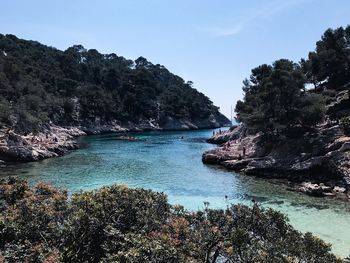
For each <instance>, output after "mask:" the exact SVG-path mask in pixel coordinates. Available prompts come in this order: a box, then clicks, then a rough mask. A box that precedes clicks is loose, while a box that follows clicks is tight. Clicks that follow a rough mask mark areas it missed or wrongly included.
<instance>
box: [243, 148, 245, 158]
mask: <svg viewBox="0 0 350 263" xmlns="http://www.w3.org/2000/svg"><path fill="white" fill-rule="evenodd" d="M244 157H245V146H243V158H244Z"/></svg>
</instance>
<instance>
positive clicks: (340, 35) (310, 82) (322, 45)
mask: <svg viewBox="0 0 350 263" xmlns="http://www.w3.org/2000/svg"><path fill="white" fill-rule="evenodd" d="M243 84H244V86H243V91H244V99H243V101H238V102H237V104H236V109H235V110H236V113H237V120H238V121H240V122H243V123H244V124H246V125H247V126H248V127H249V128H251V129H253V130H261V131H265V132H272V131H273V132H283V131H286V130H288V128H291V127H312V126H313V125H315V124H317V123H319V122H321V121H323V120H324V119H325V117H327V118H328V119H331V120H335V121H338V120H341V122H342V123H348V122H349V121H350V120H349V117H348V116H349V115H350V101H349V89H350V26H347V27H346V28H345V29H344V28H342V27H340V28H337V29H335V30H332V29H328V30H327V31H326V32H325V33H324V34H323V36H322V38H321V40H320V41H318V42H317V43H316V49H315V51H313V52H310V53H309V56H308V59H302V60H301V61H300V62H299V63H294V62H292V61H289V60H286V59H281V60H277V61H275V62H274V63H273V64H272V66H271V65H266V64H264V65H261V66H259V67H257V68H255V69H253V70H252V74H251V76H250V79H249V80H248V79H246V80H244V82H243ZM310 86H312V88H307V87H310ZM340 94H341V95H342V96H343V97H345V98H347V99H345V100H343V101H342V103H341V104H338V105H335V104H336V103H335V102H336V101H337V96H338V95H340ZM346 96H347V97H346ZM338 97H339V96H338ZM349 127H350V126H349Z"/></svg>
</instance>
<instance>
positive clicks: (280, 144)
mask: <svg viewBox="0 0 350 263" xmlns="http://www.w3.org/2000/svg"><path fill="white" fill-rule="evenodd" d="M208 141H209V142H212V143H218V144H220V146H219V147H217V148H216V149H213V150H210V151H207V152H205V153H204V154H203V158H202V160H203V162H204V163H208V164H220V165H222V166H224V167H226V168H227V169H230V170H234V171H239V172H244V173H245V174H248V175H255V176H261V177H266V178H272V177H273V178H285V179H288V180H291V181H294V182H297V183H299V188H298V189H299V190H300V191H302V192H305V193H307V194H310V195H317V196H325V195H327V196H333V195H337V196H341V197H345V198H347V197H349V198H350V191H349V190H350V137H348V136H346V135H345V134H344V132H343V130H342V128H341V127H340V126H339V125H338V124H335V123H332V122H330V121H329V122H326V123H323V124H322V125H318V126H317V127H315V128H314V129H312V130H310V131H308V132H305V133H302V134H301V135H300V136H294V137H288V136H284V137H283V136H282V137H281V136H275V137H272V138H271V137H270V138H266V136H264V135H263V134H262V133H253V134H249V133H248V131H247V129H246V128H244V127H243V126H236V127H233V128H232V129H230V130H229V131H226V132H223V133H221V134H215V135H214V136H213V137H212V138H210V139H209V140H208Z"/></svg>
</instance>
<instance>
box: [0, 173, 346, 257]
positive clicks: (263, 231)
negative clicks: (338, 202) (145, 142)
mask: <svg viewBox="0 0 350 263" xmlns="http://www.w3.org/2000/svg"><path fill="white" fill-rule="evenodd" d="M0 211H1V213H0V260H1V262H35V263H37V262H46V263H48V262H52V263H53V262H106V263H107V262H130V263H131V262H140V263H141V262H159V263H160V262H198V263H199V262H213V263H215V262H222V260H224V261H226V262H261V263H262V262H315V263H316V262H325V263H328V262H342V261H341V260H340V259H337V258H336V257H335V256H334V255H333V254H332V253H331V252H330V246H329V245H328V244H326V243H324V242H323V241H322V240H320V239H318V238H316V237H314V236H313V235H311V234H310V233H307V234H301V233H300V232H298V231H296V230H294V229H293V228H292V227H291V225H290V224H289V223H288V221H287V218H286V217H285V216H284V215H282V214H280V213H279V212H276V211H273V210H272V209H264V208H262V207H260V206H259V205H257V204H254V205H253V207H252V208H249V207H247V206H243V205H233V206H231V207H230V208H227V209H225V210H212V209H208V208H206V209H205V210H204V211H198V212H188V211H186V210H184V209H183V208H182V207H181V206H170V205H169V204H168V203H167V199H166V196H165V195H164V194H162V193H156V192H152V191H148V190H143V189H129V188H128V187H126V186H117V185H115V186H111V187H104V188H101V189H99V190H95V191H91V192H81V193H77V194H74V195H73V196H72V198H71V199H68V198H67V193H66V192H65V191H61V190H57V189H55V188H53V187H52V186H49V185H45V184H39V185H38V186H36V187H33V188H31V187H29V186H28V184H27V183H26V182H25V181H23V180H19V179H16V178H9V179H2V180H1V181H0Z"/></svg>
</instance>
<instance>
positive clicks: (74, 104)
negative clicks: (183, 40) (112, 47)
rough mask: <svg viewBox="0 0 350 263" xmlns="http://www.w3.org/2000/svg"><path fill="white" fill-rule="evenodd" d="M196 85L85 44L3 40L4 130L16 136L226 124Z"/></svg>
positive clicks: (0, 107) (0, 121)
mask: <svg viewBox="0 0 350 263" xmlns="http://www.w3.org/2000/svg"><path fill="white" fill-rule="evenodd" d="M192 85H193V84H192V82H185V81H184V80H183V79H182V78H180V77H179V76H176V75H174V74H172V73H170V72H169V71H168V70H167V69H166V68H165V67H164V66H161V65H159V64H157V65H153V64H152V63H151V62H149V61H147V60H146V59H145V58H143V57H140V58H138V59H136V60H135V61H132V60H129V59H126V58H124V57H121V56H117V55H116V54H100V53H99V52H98V51H97V50H95V49H89V50H87V49H85V48H84V47H83V46H81V45H76V46H72V47H70V48H68V49H67V50H65V51H60V50H58V49H55V48H52V47H47V46H45V45H42V44H40V43H38V42H35V41H27V40H22V39H18V38H17V37H16V36H13V35H1V34H0V125H2V126H9V127H13V128H15V130H16V131H18V132H31V131H40V130H43V129H44V128H47V126H48V125H49V124H56V125H60V126H83V127H84V126H96V125H102V124H108V123H111V122H117V123H118V124H119V125H121V126H123V124H125V125H126V124H127V123H134V124H136V125H137V124H138V123H141V122H151V123H152V125H154V126H156V127H160V128H162V127H164V128H170V129H171V128H181V126H180V125H179V123H180V124H181V123H185V124H187V126H188V127H189V128H208V127H218V126H221V125H223V124H226V123H227V122H228V119H227V118H226V117H224V116H223V115H222V114H220V113H219V111H218V107H216V106H214V105H213V103H212V102H211V101H210V99H209V98H208V97H206V96H205V95H204V94H202V93H200V92H198V91H197V90H196V89H194V88H193V87H192ZM171 122H175V124H174V125H171ZM176 123H178V124H176Z"/></svg>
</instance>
